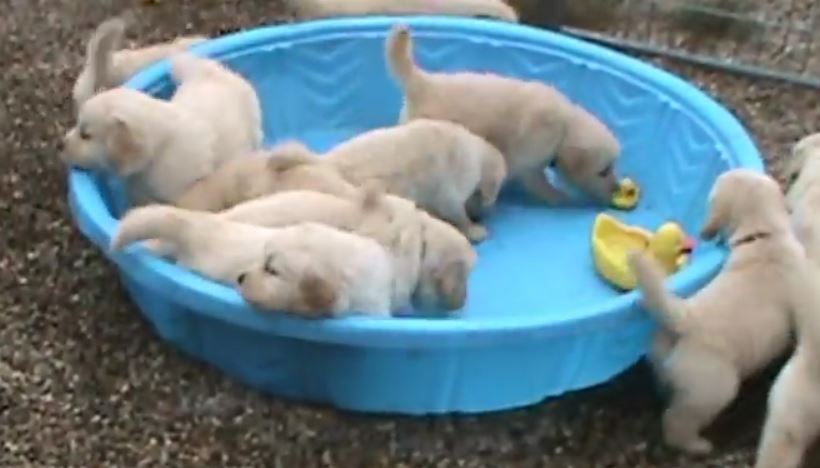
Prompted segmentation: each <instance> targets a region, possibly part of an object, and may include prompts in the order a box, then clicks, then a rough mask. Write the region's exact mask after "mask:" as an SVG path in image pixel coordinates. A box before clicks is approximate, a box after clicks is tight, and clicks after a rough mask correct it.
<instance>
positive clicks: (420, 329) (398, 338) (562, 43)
mask: <svg viewBox="0 0 820 468" xmlns="http://www.w3.org/2000/svg"><path fill="white" fill-rule="evenodd" d="M398 20H399V19H397V18H391V17H371V18H358V19H334V20H322V21H311V22H305V23H296V24H288V25H280V26H269V27H264V28H259V29H255V30H250V31H246V32H244V33H238V34H234V35H229V36H224V37H221V38H217V39H215V40H212V41H209V42H207V43H205V44H202V45H200V46H198V47H197V48H196V49H195V50H196V52H197V53H198V54H202V55H207V56H211V57H217V58H218V57H219V56H221V55H223V54H226V53H229V52H232V51H236V50H238V49H242V48H246V47H252V46H254V45H256V44H259V43H269V42H272V41H278V40H284V39H288V38H293V37H303V36H309V35H311V34H313V33H314V32H321V33H323V34H327V33H329V32H333V31H339V32H342V31H344V32H355V31H359V32H369V33H374V32H385V31H386V30H387V29H388V28H389V27H390V26H391V24H393V23H394V22H395V21H398ZM401 21H404V22H407V23H409V24H410V25H411V27H413V28H424V29H428V30H437V29H445V30H447V31H457V32H464V33H475V34H482V35H501V36H509V35H512V36H514V37H515V38H517V39H520V40H528V41H533V42H536V43H543V42H548V43H549V44H550V46H551V47H555V48H559V49H563V50H564V51H566V52H571V53H573V54H577V55H578V56H581V57H587V58H589V59H591V60H594V61H597V62H599V63H601V64H604V65H607V66H611V67H613V68H616V69H618V70H619V71H621V72H622V73H626V74H630V75H633V76H641V77H644V78H646V79H647V84H648V85H651V86H652V87H654V88H655V89H658V90H660V91H661V92H662V93H664V94H666V95H668V96H671V97H672V98H673V99H675V100H676V101H677V103H679V104H680V105H683V106H687V107H689V110H690V111H691V112H693V113H694V114H696V115H698V116H699V117H700V118H701V119H702V120H703V121H704V122H706V123H707V124H708V125H709V126H710V127H712V129H714V130H717V131H716V132H715V134H716V135H718V136H719V138H721V139H723V141H722V144H723V145H725V146H726V147H727V148H729V153H730V155H731V156H733V157H734V158H735V161H733V162H734V164H735V165H736V166H743V167H747V168H752V169H756V170H760V171H763V164H762V160H761V158H760V155H759V152H758V150H757V148H756V146H755V145H754V143H753V142H752V141H751V139H750V138H749V136H748V134H747V133H746V131H745V129H744V128H743V126H742V125H741V124H740V123H739V122H738V121H737V120H736V119H735V117H734V116H732V115H731V114H730V113H729V112H728V111H727V110H726V109H725V108H723V107H722V106H720V105H719V104H717V103H716V102H715V101H713V100H712V99H711V98H709V97H707V96H706V95H705V94H703V93H702V92H701V91H699V90H698V89H696V88H695V87H694V86H692V85H691V84H689V83H687V82H685V81H683V80H681V79H680V78H677V77H675V76H674V75H672V74H670V73H667V72H665V71H663V70H660V69H658V68H655V67H654V66H651V65H649V64H645V63H643V62H641V61H639V60H636V59H633V58H631V57H627V56H624V55H622V54H620V53H617V52H614V51H611V50H608V49H606V48H603V47H600V46H596V45H592V44H588V43H585V42H582V41H580V40H577V39H574V38H570V37H567V36H563V35H560V34H556V33H552V32H549V31H542V30H537V29H534V28H529V27H524V26H516V25H509V24H506V23H499V22H492V21H482V20H463V19H452V18H430V17H417V18H410V19H407V18H402V19H401ZM167 72H168V63H167V62H166V61H163V62H160V63H158V64H156V65H154V66H152V67H149V68H148V69H146V70H145V71H143V72H141V73H139V74H138V75H137V76H135V77H134V78H133V79H131V80H130V81H129V82H128V83H127V86H129V87H132V88H136V89H147V88H150V87H151V85H152V84H154V83H156V82H157V81H159V80H161V79H162V78H163V76H165V75H166V74H167ZM69 184H70V186H69V196H70V205H71V207H72V211H73V213H74V215H75V218H76V221H77V224H78V226H79V228H80V230H81V231H82V232H83V234H85V235H86V236H87V237H88V238H89V239H90V240H91V241H92V242H93V243H94V244H96V245H97V246H98V247H100V248H101V249H103V250H104V251H105V252H106V253H107V254H108V255H109V256H110V258H111V259H112V260H113V261H114V262H115V263H116V264H117V265H118V266H119V267H120V268H122V269H125V270H127V271H129V275H131V276H134V277H140V278H142V279H143V281H144V282H145V283H146V284H149V285H151V286H152V289H155V290H157V291H158V290H162V291H163V293H164V294H169V293H172V294H173V297H174V300H175V302H178V303H180V304H181V305H184V306H185V307H188V308H190V309H192V310H195V311H199V312H201V313H203V314H206V315H209V316H212V317H214V318H217V319H219V320H225V321H229V322H233V323H235V324H237V325H240V326H242V327H247V328H251V329H254V330H258V331H262V332H266V333H273V334H277V335H282V336H287V337H294V338H302V339H307V340H315V341H322V342H333V343H340V344H351V345H356V344H359V345H364V346H368V347H374V346H375V347H380V346H384V347H413V348H418V347H440V346H459V347H461V346H465V345H466V346H470V345H479V344H482V343H495V344H500V343H501V342H504V341H506V340H518V339H520V336H519V335H520V334H521V333H526V334H528V335H530V334H535V335H539V336H544V335H545V334H548V335H554V334H565V333H567V332H570V331H571V332H572V333H576V332H578V331H579V328H581V329H586V328H587V327H596V328H597V327H601V326H603V327H609V326H612V325H613V324H615V323H617V322H619V321H622V320H628V319H629V317H630V316H631V315H633V314H634V313H635V307H634V305H635V303H636V300H637V293H635V292H632V293H629V294H625V295H622V296H620V297H618V298H616V299H614V300H610V301H606V303H603V304H595V305H592V306H590V307H587V308H586V310H585V311H584V313H580V314H576V316H575V318H573V319H571V320H563V321H562V320H556V319H554V318H551V319H549V320H545V319H544V318H543V317H542V316H540V315H534V316H533V317H532V319H528V318H527V317H516V319H515V321H514V322H511V321H508V320H503V319H499V320H492V319H482V320H480V321H462V320H458V319H440V320H430V319H415V318H402V319H400V320H385V319H374V318H366V317H350V318H343V319H337V320H327V321H306V320H301V319H298V318H292V317H287V316H276V317H271V316H263V315H260V314H258V313H256V312H254V311H253V310H252V309H250V308H249V307H248V306H247V305H246V304H245V303H244V301H242V300H241V298H240V297H239V296H238V294H237V293H236V292H235V291H233V290H232V289H231V288H228V287H225V286H221V285H216V284H214V283H213V282H211V281H208V280H205V279H203V278H201V277H200V276H198V275H195V274H193V273H190V272H188V271H186V270H184V269H181V268H179V267H177V266H175V265H172V264H169V263H167V262H165V261H163V260H160V259H158V258H155V257H153V256H150V255H148V254H147V253H146V252H145V251H144V250H143V249H141V248H140V247H134V248H131V249H127V250H125V251H124V252H121V253H111V252H109V251H108V247H107V246H108V244H109V242H110V239H111V237H112V235H113V233H114V231H115V228H116V224H117V220H116V219H115V218H114V217H112V216H111V214H110V213H109V212H108V209H107V208H106V205H105V202H104V201H103V198H102V195H101V193H100V191H99V190H98V188H97V187H96V185H95V180H94V178H93V176H92V175H91V174H89V173H87V172H84V171H79V170H72V171H71V173H70V176H69ZM724 256H725V254H724V253H723V252H720V251H715V252H713V253H711V254H709V255H707V256H705V257H703V256H702V257H698V259H697V261H696V262H694V263H693V264H692V265H691V266H690V267H688V268H687V269H685V270H683V271H682V272H681V273H679V274H677V275H675V276H674V277H672V278H671V279H670V287H671V288H672V289H673V290H674V291H676V292H678V293H681V294H688V293H691V291H692V290H693V289H695V288H697V287H699V286H700V285H701V284H702V283H704V282H705V281H706V280H708V278H710V277H711V276H712V275H713V274H714V273H715V272H716V271H717V270H718V269H719V267H720V265H721V264H722V261H723V259H724Z"/></svg>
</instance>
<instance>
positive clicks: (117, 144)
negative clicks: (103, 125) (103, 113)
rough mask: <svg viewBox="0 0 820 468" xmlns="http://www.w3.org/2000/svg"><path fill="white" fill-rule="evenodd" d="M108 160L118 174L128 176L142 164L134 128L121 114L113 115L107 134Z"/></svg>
mask: <svg viewBox="0 0 820 468" xmlns="http://www.w3.org/2000/svg"><path fill="white" fill-rule="evenodd" d="M108 149H109V162H110V164H111V166H112V167H113V169H114V170H115V171H116V172H117V174H119V175H120V176H129V175H132V174H134V173H135V172H137V171H138V170H139V169H140V167H141V166H142V163H143V161H142V156H143V155H142V154H141V153H142V151H141V148H140V145H139V140H138V137H137V135H136V134H135V131H134V128H133V127H132V126H131V124H129V123H128V121H127V120H126V119H125V118H123V117H121V116H114V120H113V122H112V124H111V129H110V131H109V134H108Z"/></svg>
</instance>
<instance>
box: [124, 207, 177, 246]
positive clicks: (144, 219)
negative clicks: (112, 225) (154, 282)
mask: <svg viewBox="0 0 820 468" xmlns="http://www.w3.org/2000/svg"><path fill="white" fill-rule="evenodd" d="M187 213H188V211H187V210H183V209H180V208H175V207H173V206H169V205H147V206H142V207H138V208H134V209H131V210H129V211H128V212H127V213H126V214H125V216H123V218H122V219H121V220H120V223H119V226H117V232H116V233H115V234H114V237H113V238H112V239H111V247H110V248H111V250H112V251H116V250H120V249H122V248H123V247H125V246H127V245H130V244H132V243H134V242H138V241H142V240H148V239H158V240H160V241H162V243H163V244H164V243H170V244H173V245H176V244H177V243H178V241H179V239H180V238H181V236H183V235H184V234H185V231H186V229H187V228H188V226H189V225H190V219H189V217H188V216H186V214H187Z"/></svg>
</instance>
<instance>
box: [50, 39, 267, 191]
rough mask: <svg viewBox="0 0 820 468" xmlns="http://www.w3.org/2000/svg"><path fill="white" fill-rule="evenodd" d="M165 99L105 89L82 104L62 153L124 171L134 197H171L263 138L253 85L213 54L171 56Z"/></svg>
mask: <svg viewBox="0 0 820 468" xmlns="http://www.w3.org/2000/svg"><path fill="white" fill-rule="evenodd" d="M172 64H173V65H172V73H173V77H174V79H175V80H176V82H177V83H178V85H179V86H178V88H177V90H176V92H175V93H174V96H173V97H172V99H171V100H170V101H165V100H161V99H157V98H154V97H151V96H148V95H146V94H143V93H141V92H138V91H135V90H130V89H126V88H114V89H110V90H108V91H103V92H102V93H99V94H97V95H95V96H93V97H92V98H90V99H89V100H88V101H86V102H85V103H84V104H83V105H82V108H81V109H80V113H79V118H78V122H77V125H76V126H75V127H74V128H72V129H71V130H69V132H68V133H67V134H66V136H65V138H64V140H63V150H62V151H61V158H62V159H63V161H64V162H66V163H67V164H70V165H74V166H78V167H81V168H85V169H96V170H111V171H113V172H114V173H115V174H116V175H118V176H120V177H122V178H124V179H125V186H126V189H127V191H128V195H129V198H130V200H131V202H132V203H133V204H136V205H140V204H146V203H151V202H171V201H174V200H176V199H177V198H178V197H179V196H181V195H182V193H184V191H185V190H187V189H188V187H190V186H191V184H193V183H194V182H195V181H197V180H199V179H201V178H203V177H205V176H206V175H208V174H210V173H211V172H212V171H213V170H215V169H216V168H217V167H219V166H220V165H221V164H222V163H224V162H225V161H227V160H229V159H230V158H233V157H235V156H237V155H246V154H249V153H251V152H252V151H255V150H256V149H258V148H259V146H260V145H261V142H262V128H261V121H262V117H261V108H260V105H259V100H258V98H257V96H256V92H255V91H254V89H253V87H252V86H251V85H250V84H249V83H248V82H247V81H245V79H244V78H242V77H241V76H239V75H238V74H236V73H234V72H232V71H230V70H228V69H227V68H226V67H224V66H222V65H220V64H219V63H218V62H216V61H213V60H208V59H203V58H197V57H194V56H192V55H190V54H187V53H185V54H181V55H178V56H176V57H174V59H173V62H172Z"/></svg>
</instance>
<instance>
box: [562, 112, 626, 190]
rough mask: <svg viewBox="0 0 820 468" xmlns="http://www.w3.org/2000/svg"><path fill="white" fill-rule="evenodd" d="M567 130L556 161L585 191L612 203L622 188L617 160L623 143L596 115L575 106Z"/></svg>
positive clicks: (569, 177)
mask: <svg viewBox="0 0 820 468" xmlns="http://www.w3.org/2000/svg"><path fill="white" fill-rule="evenodd" d="M570 115H571V117H570V118H569V120H568V126H567V134H566V136H565V138H564V140H563V141H562V143H561V145H560V146H559V147H558V151H557V152H556V154H555V159H556V161H555V162H556V165H557V166H558V169H560V170H561V172H562V173H563V174H564V176H566V178H567V179H568V180H569V181H570V182H571V183H573V184H574V185H575V186H577V187H578V188H579V189H581V190H582V191H584V192H585V193H587V194H589V195H592V196H593V197H595V198H596V199H597V200H599V201H600V202H602V203H605V204H609V203H610V201H611V200H612V196H613V195H614V194H615V193H616V192H617V191H618V177H617V174H616V173H615V163H616V161H617V160H618V157H619V156H620V154H621V145H620V143H618V139H617V138H615V135H613V134H612V132H611V131H610V130H609V129H608V128H607V127H606V125H604V124H603V123H602V122H601V121H600V120H598V119H597V118H596V117H595V116H593V115H592V114H590V113H589V112H587V111H586V110H584V109H582V108H580V107H578V106H575V107H574V109H573V111H572V112H571V113H570Z"/></svg>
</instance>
